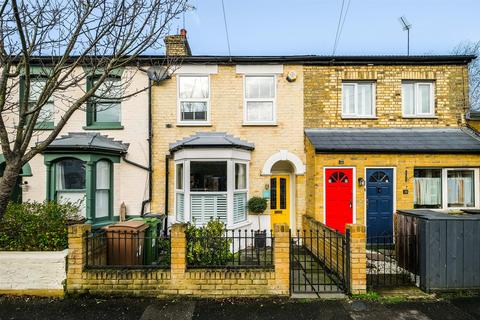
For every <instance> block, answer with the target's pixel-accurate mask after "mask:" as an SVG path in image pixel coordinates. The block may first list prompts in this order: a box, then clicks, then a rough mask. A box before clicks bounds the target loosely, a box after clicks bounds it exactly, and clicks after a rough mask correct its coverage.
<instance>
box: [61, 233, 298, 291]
mask: <svg viewBox="0 0 480 320" xmlns="http://www.w3.org/2000/svg"><path fill="white" fill-rule="evenodd" d="M90 229H91V226H89V225H75V226H71V227H69V254H68V273H67V293H70V294H82V293H90V294H96V295H136V296H153V297H162V296H171V295H186V296H195V297H234V296H235V297H239V296H249V297H259V296H287V295H288V294H289V286H290V283H289V281H290V279H289V270H290V269H289V239H290V238H289V232H288V228H287V226H285V225H277V226H276V229H275V241H274V248H273V250H274V265H275V269H274V270H272V269H266V270H257V269H255V270H223V269H208V270H207V269H195V270H187V268H186V238H185V232H184V226H183V225H179V224H177V225H174V226H173V227H172V233H171V246H172V254H171V267H170V269H169V270H88V269H85V258H86V247H85V233H86V231H89V230H90Z"/></svg>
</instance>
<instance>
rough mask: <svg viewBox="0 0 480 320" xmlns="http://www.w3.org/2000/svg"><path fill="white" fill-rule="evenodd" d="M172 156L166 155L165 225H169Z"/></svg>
mask: <svg viewBox="0 0 480 320" xmlns="http://www.w3.org/2000/svg"><path fill="white" fill-rule="evenodd" d="M169 166H170V156H169V155H168V154H167V155H166V156H165V209H164V210H165V212H164V213H165V216H166V218H165V225H168V176H169V175H170V170H169Z"/></svg>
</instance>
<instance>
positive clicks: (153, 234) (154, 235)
mask: <svg viewBox="0 0 480 320" xmlns="http://www.w3.org/2000/svg"><path fill="white" fill-rule="evenodd" d="M131 220H137V221H143V222H145V223H146V224H147V225H148V229H147V230H145V241H144V246H145V249H144V255H143V257H144V264H145V265H155V264H157V263H158V259H159V257H158V253H159V247H158V246H159V243H158V242H159V236H160V234H159V232H161V230H162V227H163V226H162V220H161V219H157V218H147V217H138V218H133V219H131Z"/></svg>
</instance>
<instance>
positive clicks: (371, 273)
mask: <svg viewBox="0 0 480 320" xmlns="http://www.w3.org/2000/svg"><path fill="white" fill-rule="evenodd" d="M418 271H419V265H418V246H417V237H416V235H398V234H397V235H394V236H392V235H387V236H376V237H369V238H368V239H367V286H368V287H369V288H379V287H397V286H414V285H417V286H418V285H419V283H418V282H419V280H420V278H419V276H418Z"/></svg>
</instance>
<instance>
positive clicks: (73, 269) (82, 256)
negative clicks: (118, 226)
mask: <svg viewBox="0 0 480 320" xmlns="http://www.w3.org/2000/svg"><path fill="white" fill-rule="evenodd" d="M91 230H92V226H91V225H89V224H76V225H72V226H69V227H68V258H67V291H68V292H69V293H72V292H79V291H81V289H82V272H83V267H84V265H85V262H86V261H85V260H86V252H87V248H86V245H85V233H86V232H87V231H91Z"/></svg>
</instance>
